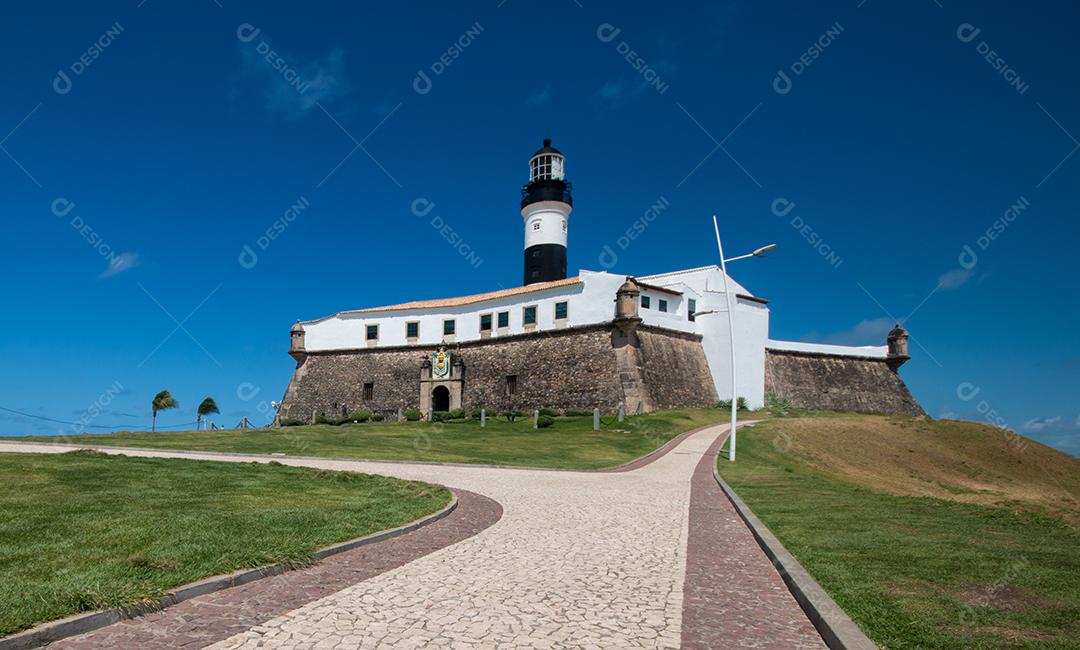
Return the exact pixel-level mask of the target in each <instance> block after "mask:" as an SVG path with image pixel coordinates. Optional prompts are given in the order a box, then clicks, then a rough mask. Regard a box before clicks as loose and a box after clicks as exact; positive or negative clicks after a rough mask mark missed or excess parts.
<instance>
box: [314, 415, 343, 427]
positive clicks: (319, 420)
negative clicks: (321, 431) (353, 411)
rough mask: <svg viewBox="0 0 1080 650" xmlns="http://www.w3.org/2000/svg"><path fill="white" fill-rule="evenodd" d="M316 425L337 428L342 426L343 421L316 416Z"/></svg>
mask: <svg viewBox="0 0 1080 650" xmlns="http://www.w3.org/2000/svg"><path fill="white" fill-rule="evenodd" d="M315 424H330V425H334V426H336V425H339V424H341V420H339V419H337V418H330V417H326V416H325V415H316V416H315Z"/></svg>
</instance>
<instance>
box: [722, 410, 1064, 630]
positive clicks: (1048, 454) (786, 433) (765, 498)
mask: <svg viewBox="0 0 1080 650" xmlns="http://www.w3.org/2000/svg"><path fill="white" fill-rule="evenodd" d="M889 422H890V421H889V420H888V419H886V418H878V419H877V420H875V419H873V418H866V420H865V426H863V427H862V431H861V435H859V436H854V435H853V436H848V437H847V438H846V439H839V438H836V437H834V438H833V439H831V440H830V444H831V449H830V450H829V451H828V452H825V451H820V450H816V449H815V447H818V448H820V447H821V445H814V444H804V443H806V442H808V441H807V440H806V437H805V436H804V437H803V438H800V435H799V432H800V431H803V430H805V431H806V432H807V433H806V435H807V436H811V437H810V441H813V438H812V433H813V432H812V431H810V429H807V427H810V428H813V427H814V426H815V423H813V422H810V423H809V424H808V421H806V420H784V419H777V420H770V421H768V422H765V423H762V424H759V425H757V426H755V427H753V428H750V429H746V430H745V432H740V435H739V459H738V461H737V462H736V463H735V464H734V465H732V464H729V463H727V462H726V461H725V460H722V461H721V462H720V471H721V474H722V476H723V477H724V479H725V480H726V481H727V482H728V483H729V484H731V486H732V487H733V488H734V489H735V490H736V492H738V493H739V495H740V496H741V497H742V498H743V500H745V501H746V503H747V504H748V505H749V506H750V507H751V508H752V509H753V510H754V512H755V513H756V514H757V515H758V517H760V518H761V519H762V521H764V522H765V524H766V525H767V526H769V528H770V529H771V530H772V531H773V532H774V533H775V534H776V536H777V537H778V538H780V540H781V541H782V542H783V544H784V545H785V546H786V547H787V548H788V550H789V551H791V552H792V553H793V554H794V555H795V556H796V557H797V558H798V559H799V561H800V562H802V564H803V566H805V567H806V569H807V570H808V571H809V572H810V573H811V574H812V575H813V576H814V578H815V579H816V580H817V581H818V582H819V583H820V584H821V586H822V587H824V588H825V590H826V591H828V592H829V594H830V595H831V596H832V597H833V598H834V599H835V600H836V601H837V603H838V604H839V605H840V606H841V607H843V608H844V610H845V611H846V612H847V613H848V614H849V615H850V616H851V617H852V618H853V619H854V620H855V621H856V622H857V623H858V624H859V625H860V626H861V627H862V628H863V630H864V631H865V632H866V633H867V634H868V635H869V636H870V637H871V638H872V639H873V640H874V641H875V642H877V643H878V644H879V645H881V646H882V647H887V648H958V649H959V648H973V647H976V648H1080V533H1078V531H1077V529H1076V527H1075V526H1074V525H1072V524H1071V523H1069V519H1070V517H1069V516H1068V515H1066V514H1061V515H1060V516H1053V515H1049V514H1046V508H1045V506H1043V505H1042V504H1040V503H1039V502H1038V501H1037V500H1032V501H1031V502H1030V503H1028V502H1020V501H1016V500H1011V501H1001V502H999V503H996V504H995V505H992V506H991V505H985V504H978V503H964V502H962V501H963V498H967V497H968V496H969V494H968V493H969V492H972V493H974V492H976V490H973V489H968V488H963V489H960V488H956V487H955V485H960V484H963V483H964V482H968V481H972V480H978V481H979V482H981V483H982V484H985V485H987V486H993V485H995V484H996V485H998V486H1006V487H1004V488H1003V489H1004V490H1007V491H1009V490H1011V491H1014V492H1017V493H1022V492H1023V490H1022V488H1023V487H1024V485H1028V484H1029V483H1026V481H1028V480H1029V479H1027V478H1025V477H1026V476H1027V475H1028V474H1029V473H1030V474H1032V478H1030V481H1032V483H1030V485H1037V483H1035V481H1036V480H1037V479H1036V478H1035V477H1034V474H1043V475H1052V474H1055V473H1056V474H1058V475H1059V476H1065V474H1064V473H1062V472H1064V471H1065V470H1070V471H1073V472H1075V468H1076V467H1077V465H1076V464H1075V459H1071V457H1066V456H1065V455H1064V454H1060V453H1057V452H1053V450H1049V449H1048V448H1045V447H1042V446H1041V445H1039V446H1038V448H1036V447H1034V446H1032V447H1029V448H1028V449H1027V450H1026V451H1016V452H1013V453H1014V455H1015V457H1014V458H1013V459H1012V460H1011V461H1010V462H1009V463H1006V462H1005V460H1003V458H1002V456H1003V455H1004V454H1006V453H1008V452H1005V451H1001V450H999V449H997V447H998V446H1000V445H1005V444H1006V443H1005V442H1002V434H1001V432H1000V431H999V430H996V429H991V428H988V427H981V428H978V427H979V425H967V426H966V432H963V433H961V432H958V431H955V430H954V429H960V428H964V427H961V426H960V425H959V423H944V422H942V423H938V422H933V423H919V424H918V425H917V427H915V425H913V424H911V422H912V421H910V420H909V421H908V422H909V424H908V426H909V428H910V430H909V431H907V433H906V434H905V435H904V436H903V439H904V440H905V441H906V442H905V443H904V447H907V448H908V449H906V450H905V449H904V448H903V447H901V448H900V450H899V451H897V452H896V458H895V459H889V458H884V454H882V457H881V458H880V459H879V463H878V467H879V468H880V471H881V474H882V475H883V477H882V483H881V484H878V485H876V484H875V481H874V477H873V476H872V474H866V475H864V474H863V473H862V472H861V469H860V467H861V466H860V464H859V462H860V458H861V455H865V451H864V450H863V449H860V448H861V447H865V446H867V445H872V444H873V442H867V441H870V440H872V439H873V438H872V437H873V436H875V428H876V427H879V426H880V427H882V428H888V426H889ZM894 423H895V422H894ZM851 425H852V421H851V420H848V419H845V420H844V421H843V422H839V421H838V422H837V423H836V424H835V425H834V426H833V427H832V428H833V429H834V430H835V429H836V428H837V427H844V426H851ZM816 426H817V428H819V429H820V428H825V427H828V426H829V423H828V422H827V421H825V420H819V421H818V422H817V423H816ZM912 427H914V428H912ZM972 427H977V428H978V429H977V430H975V434H977V435H969V434H971V432H972V431H973V429H972ZM923 429H925V431H923ZM980 432H981V433H980ZM924 435H925V441H926V446H927V447H929V448H934V447H933V446H934V445H937V451H938V452H939V453H941V457H942V458H944V457H945V454H944V453H943V452H942V449H943V448H944V446H945V445H946V444H954V446H955V450H954V455H955V457H960V458H963V459H964V460H963V462H959V461H958V462H957V463H956V464H957V466H958V468H959V469H958V470H957V472H956V478H955V481H954V480H953V479H950V478H948V477H947V476H945V475H944V474H941V473H939V474H935V475H934V479H933V481H932V482H933V483H935V484H940V485H942V486H944V487H945V488H948V489H944V490H942V491H941V496H910V495H904V494H897V493H893V494H890V493H887V492H886V491H884V489H883V488H882V487H881V485H883V484H889V485H895V486H898V487H897V488H896V489H897V490H909V491H912V490H918V489H922V488H920V487H919V485H920V484H919V483H918V482H911V481H908V483H907V484H905V483H904V481H905V480H907V479H911V478H912V476H905V474H909V475H913V474H921V473H922V472H923V470H916V471H912V470H910V469H903V470H895V471H894V469H895V468H894V469H890V468H893V467H894V466H895V467H906V466H905V465H902V464H901V463H900V461H899V460H897V459H900V460H903V458H904V457H910V458H914V457H920V456H923V455H924V454H922V451H923V445H922V442H920V441H921V440H923V439H924V438H923V437H922V436H924ZM949 441H961V442H956V443H949ZM1029 443H1030V445H1037V443H1034V442H1031V441H1029ZM980 445H983V446H985V447H986V448H987V449H990V450H992V451H993V453H992V454H985V456H986V458H985V462H981V461H979V460H978V457H979V453H977V452H978V451H979V446H980ZM892 446H893V447H895V444H894V445H892ZM845 450H848V453H845ZM1032 461H1036V462H1035V463H1033V462H1032ZM912 462H926V461H912ZM1033 464H1034V465H1035V466H1036V468H1038V469H1039V470H1041V471H1038V472H1031V470H1030V466H1031V465H1033ZM933 465H934V467H935V468H937V469H941V468H942V467H946V466H947V463H946V462H945V460H942V461H941V462H938V461H934V462H933ZM1010 465H1011V466H1014V467H1015V468H1016V469H1014V470H1010V469H1008V467H1009V466H1010ZM989 466H993V467H996V468H997V469H994V470H993V471H990V470H987V469H986V467H989ZM926 471H927V472H929V469H927V470H926ZM1010 472H1012V473H1010ZM841 476H843V478H841ZM1073 480H1075V477H1074V478H1073ZM928 484H929V482H928ZM1070 489H1071V488H1070ZM1040 490H1042V488H1040ZM1048 490H1049V488H1046V491H1048ZM915 493H918V492H915ZM951 493H955V494H956V495H957V497H956V498H952V497H950V496H948V495H949V494H951ZM1064 501H1067V500H1064ZM1064 501H1063V500H1061V499H1058V501H1057V503H1056V505H1055V507H1057V508H1058V509H1060V510H1061V511H1062V512H1063V513H1064V512H1065V510H1066V509H1068V508H1075V502H1074V501H1070V502H1064Z"/></svg>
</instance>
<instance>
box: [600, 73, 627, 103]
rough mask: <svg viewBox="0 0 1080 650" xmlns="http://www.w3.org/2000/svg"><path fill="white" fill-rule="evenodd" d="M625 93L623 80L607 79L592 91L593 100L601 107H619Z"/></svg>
mask: <svg viewBox="0 0 1080 650" xmlns="http://www.w3.org/2000/svg"><path fill="white" fill-rule="evenodd" d="M626 94H627V93H626V82H625V81H623V80H622V79H619V80H617V81H607V82H605V83H604V85H603V86H600V87H599V88H598V89H597V90H596V92H595V93H593V102H594V103H596V104H598V105H600V106H601V107H603V108H621V107H622V106H623V102H624V101H625V100H626Z"/></svg>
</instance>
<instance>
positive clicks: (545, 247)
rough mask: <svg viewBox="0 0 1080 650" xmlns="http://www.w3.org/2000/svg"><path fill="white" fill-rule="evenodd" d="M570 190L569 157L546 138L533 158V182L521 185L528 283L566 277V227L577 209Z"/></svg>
mask: <svg viewBox="0 0 1080 650" xmlns="http://www.w3.org/2000/svg"><path fill="white" fill-rule="evenodd" d="M570 191H571V186H570V181H568V180H566V157H565V156H563V155H562V152H561V151H559V150H558V149H556V148H555V147H553V146H551V139H549V138H545V139H544V146H543V147H541V148H540V149H539V150H538V151H537V152H536V153H534V154H533V155H532V158H530V159H529V183H528V184H527V185H525V186H523V187H522V188H521V218H522V220H523V221H524V222H525V284H533V283H535V282H548V281H550V280H562V279H563V278H565V277H566V229H567V223H568V222H569V220H570V212H571V211H572V210H573V209H574V198H573V197H572V196H571V195H570Z"/></svg>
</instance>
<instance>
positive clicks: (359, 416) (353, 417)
mask: <svg viewBox="0 0 1080 650" xmlns="http://www.w3.org/2000/svg"><path fill="white" fill-rule="evenodd" d="M370 419H371V412H369V411H355V412H353V413H352V414H350V415H349V417H347V418H346V420H347V421H348V422H367V421H368V420H370Z"/></svg>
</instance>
